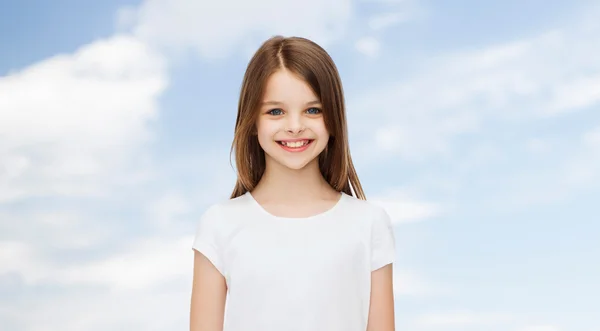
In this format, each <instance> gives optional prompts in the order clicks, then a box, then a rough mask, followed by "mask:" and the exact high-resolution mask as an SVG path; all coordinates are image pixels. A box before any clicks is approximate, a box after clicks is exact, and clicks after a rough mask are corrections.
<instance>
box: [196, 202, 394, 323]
mask: <svg viewBox="0 0 600 331" xmlns="http://www.w3.org/2000/svg"><path fill="white" fill-rule="evenodd" d="M193 248H194V249H196V250H198V251H199V252H201V253H203V254H204V255H205V256H206V257H207V258H208V259H209V260H210V261H211V262H212V263H213V264H214V266H215V267H216V268H217V269H218V270H219V272H221V274H222V275H223V276H224V277H225V279H226V282H227V287H228V294H227V300H226V309H225V323H224V330H225V331H283V330H285V331H319V330H326V331H365V330H366V327H367V319H368V313H369V301H370V300H369V299H370V292H371V271H373V270H376V269H379V268H381V267H383V266H385V265H387V264H390V263H392V262H393V261H394V258H395V247H394V234H393V231H392V227H391V222H390V218H389V216H388V214H387V213H386V212H385V211H384V209H383V208H381V207H379V206H376V205H374V204H372V203H370V202H367V201H364V200H359V199H357V198H355V197H353V196H350V195H347V194H344V193H342V196H341V198H340V200H339V202H338V203H337V204H336V205H335V206H334V207H333V208H331V209H329V210H328V211H325V212H323V213H321V214H318V215H316V216H312V217H307V218H285V217H277V216H274V215H272V214H270V213H269V212H267V211H266V210H265V209H263V208H262V207H261V206H260V205H259V204H258V202H257V201H256V200H254V198H253V197H252V195H251V194H250V193H246V194H244V195H242V196H240V197H237V198H235V199H230V200H227V201H224V202H221V203H218V204H214V205H212V206H211V207H209V208H208V209H207V210H206V211H205V212H204V214H203V216H202V218H201V220H200V222H199V225H198V229H197V232H196V237H195V239H194V243H193Z"/></svg>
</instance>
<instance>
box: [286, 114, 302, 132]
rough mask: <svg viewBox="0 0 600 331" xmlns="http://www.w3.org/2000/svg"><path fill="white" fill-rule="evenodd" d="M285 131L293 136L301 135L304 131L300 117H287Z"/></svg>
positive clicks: (295, 115)
mask: <svg viewBox="0 0 600 331" xmlns="http://www.w3.org/2000/svg"><path fill="white" fill-rule="evenodd" d="M285 131H286V132H288V133H290V134H293V135H297V134H300V133H302V132H303V131H304V123H303V121H302V116H301V115H297V114H294V115H290V116H288V117H287V122H286V129H285Z"/></svg>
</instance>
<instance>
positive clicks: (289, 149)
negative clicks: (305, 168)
mask: <svg viewBox="0 0 600 331" xmlns="http://www.w3.org/2000/svg"><path fill="white" fill-rule="evenodd" d="M303 140H308V143H307V144H306V145H304V146H302V147H287V146H285V145H282V144H280V143H279V142H295V141H303ZM314 141H315V140H314V139H287V140H277V145H279V147H281V148H283V150H285V151H287V152H290V153H299V152H304V151H305V150H307V149H308V148H309V147H310V146H311V145H312V143H313V142H314Z"/></svg>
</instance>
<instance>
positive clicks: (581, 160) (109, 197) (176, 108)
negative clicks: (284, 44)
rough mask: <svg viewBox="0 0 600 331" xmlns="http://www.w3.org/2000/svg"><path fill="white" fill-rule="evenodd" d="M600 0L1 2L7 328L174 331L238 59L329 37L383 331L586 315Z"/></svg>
mask: <svg viewBox="0 0 600 331" xmlns="http://www.w3.org/2000/svg"><path fill="white" fill-rule="evenodd" d="M598 17H600V3H598V1H584V0H576V1H573V0H572V1H541V0H531V1H526V2H523V1H517V0H506V1H493V2H492V1H485V2H484V1H467V0H457V1H452V2H449V1H436V0H330V1H322V0H305V1H301V2H296V1H281V0H279V1H275V0H256V1H251V2H248V1H239V0H238V1H235V0H222V1H217V2H208V1H192V0H169V1H167V0H145V1H132V0H127V1H120V0H109V1H96V2H81V1H75V0H60V1H53V2H51V3H50V2H42V1H22V2H17V1H13V2H9V1H0V46H1V51H0V329H2V330H6V331H21V330H23V331H25V330H27V331H47V330H62V331H71V330H77V331H81V330H91V331H94V330H123V329H128V330H161V331H162V330H165V331H166V330H186V329H187V328H188V309H189V293H190V289H191V272H192V269H191V267H192V256H193V254H192V251H191V248H190V247H191V242H192V236H193V233H194V230H195V226H196V222H197V220H198V217H199V216H200V215H201V213H202V212H203V211H204V209H205V208H206V206H207V205H209V204H211V203H213V202H216V201H219V200H221V199H224V198H226V197H227V196H228V195H229V193H230V191H231V189H232V186H233V183H234V179H235V178H234V172H233V169H232V168H231V166H230V164H229V153H228V152H229V146H230V143H231V139H232V132H233V125H234V121H235V116H236V105H237V97H238V92H239V87H240V83H241V79H242V75H243V73H244V70H245V66H246V64H247V61H248V59H249V57H250V56H251V54H252V53H253V52H254V51H255V50H256V48H257V47H258V46H259V44H260V43H261V42H262V41H263V40H264V39H265V38H268V37H269V36H271V35H273V34H283V35H301V36H306V37H309V38H312V39H314V40H315V41H317V42H319V43H321V44H322V45H323V46H324V47H325V48H326V49H327V50H328V51H329V52H330V54H331V55H332V57H333V58H334V60H335V61H336V63H337V64H338V67H339V70H340V73H341V76H342V79H343V82H344V87H345V91H346V97H347V102H348V117H349V130H350V142H351V148H352V151H353V157H354V160H355V163H356V165H357V168H358V171H359V175H360V177H361V180H362V182H363V185H364V187H365V189H366V193H367V196H368V197H369V198H370V199H372V200H374V201H377V203H381V204H383V205H384V206H385V207H386V208H387V209H388V211H389V212H390V214H391V215H392V216H393V219H394V222H395V229H396V237H397V250H398V254H399V258H398V261H397V264H396V269H395V272H396V278H395V287H396V305H397V308H396V319H397V328H398V330H407V331H425V330H432V331H435V330H444V331H470V330H473V331H480V330H489V331H496V330H497V331H600V317H599V316H600V315H599V313H598V312H599V311H600V299H599V298H600V282H599V281H598V279H600V264H599V263H598V262H597V261H598V259H599V256H600V242H599V241H598V233H600V225H599V224H600V223H599V222H598V221H599V220H600V209H599V208H598V201H600V57H599V56H598V54H600V23H599V22H600V20H597V18H598Z"/></svg>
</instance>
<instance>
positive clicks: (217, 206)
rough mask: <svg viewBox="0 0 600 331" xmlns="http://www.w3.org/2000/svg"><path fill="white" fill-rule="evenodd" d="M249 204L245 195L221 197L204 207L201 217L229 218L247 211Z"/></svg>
mask: <svg viewBox="0 0 600 331" xmlns="http://www.w3.org/2000/svg"><path fill="white" fill-rule="evenodd" d="M248 205H249V201H248V197H247V195H245V194H244V195H242V196H239V197H237V198H233V199H223V200H220V201H217V202H214V203H212V204H210V205H208V207H207V208H206V209H205V211H204V213H203V214H202V218H203V219H219V218H226V219H227V218H230V217H229V216H235V215H239V214H243V213H244V212H246V211H247V209H248Z"/></svg>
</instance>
